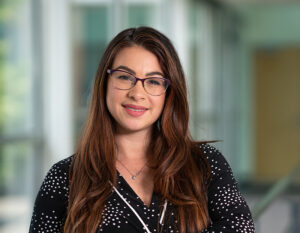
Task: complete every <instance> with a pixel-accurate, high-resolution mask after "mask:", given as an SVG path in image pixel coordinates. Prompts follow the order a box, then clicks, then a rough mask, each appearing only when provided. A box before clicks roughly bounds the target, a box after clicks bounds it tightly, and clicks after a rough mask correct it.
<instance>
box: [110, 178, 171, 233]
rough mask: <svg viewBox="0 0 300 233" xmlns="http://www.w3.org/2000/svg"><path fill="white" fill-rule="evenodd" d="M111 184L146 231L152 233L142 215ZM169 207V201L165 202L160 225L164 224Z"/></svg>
mask: <svg viewBox="0 0 300 233" xmlns="http://www.w3.org/2000/svg"><path fill="white" fill-rule="evenodd" d="M110 184H111V186H112V188H113V189H114V191H115V192H116V193H117V194H118V195H119V197H120V198H121V199H122V200H123V201H124V202H125V204H126V205H127V206H128V207H129V208H130V209H131V210H132V212H133V213H134V214H135V216H136V217H137V218H138V220H139V221H140V222H141V223H142V225H143V227H144V228H145V230H146V231H147V233H151V231H150V230H149V228H148V227H147V225H146V224H145V222H144V221H143V219H142V218H141V217H140V215H139V214H138V213H137V212H136V211H135V209H134V208H133V207H132V206H131V205H130V204H129V203H128V201H127V200H126V199H125V198H124V197H123V195H122V194H121V193H120V192H119V191H118V189H117V188H116V187H115V186H113V184H112V183H111V182H110ZM167 205H168V201H167V200H165V203H164V208H163V211H162V213H161V217H160V220H159V224H160V225H162V223H163V220H164V217H165V213H166V210H167Z"/></svg>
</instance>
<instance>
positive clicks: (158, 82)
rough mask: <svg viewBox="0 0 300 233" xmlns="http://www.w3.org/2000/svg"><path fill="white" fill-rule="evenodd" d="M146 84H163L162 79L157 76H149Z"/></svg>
mask: <svg viewBox="0 0 300 233" xmlns="http://www.w3.org/2000/svg"><path fill="white" fill-rule="evenodd" d="M147 84H148V85H151V86H163V84H164V81H163V80H162V79H159V78H151V79H148V80H147Z"/></svg>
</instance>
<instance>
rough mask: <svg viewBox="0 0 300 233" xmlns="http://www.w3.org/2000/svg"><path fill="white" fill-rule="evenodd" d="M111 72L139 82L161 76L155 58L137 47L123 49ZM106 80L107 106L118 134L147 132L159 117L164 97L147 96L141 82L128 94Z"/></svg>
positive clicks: (110, 80)
mask: <svg viewBox="0 0 300 233" xmlns="http://www.w3.org/2000/svg"><path fill="white" fill-rule="evenodd" d="M111 68H112V69H121V70H124V71H127V72H130V73H132V74H134V75H135V76H137V77H139V78H142V79H144V78H147V77H150V76H153V73H154V72H155V73H161V76H162V75H163V72H162V69H161V67H160V65H159V62H158V59H157V58H156V56H155V55H154V54H153V53H151V52H149V51H148V50H146V49H144V48H142V47H140V46H133V47H128V48H124V49H122V50H121V51H120V52H119V53H118V54H117V55H116V57H115V59H114V62H113V65H112V67H111ZM151 73H152V75H151ZM155 76H158V75H157V74H156V75H155ZM108 78H109V79H108V84H107V95H106V103H107V107H108V110H109V112H110V114H111V115H112V117H113V118H114V119H115V121H116V122H117V124H118V125H117V131H118V133H131V132H138V131H145V132H149V130H151V127H152V125H153V124H154V122H155V121H156V120H157V119H158V118H159V116H160V115H161V113H162V110H163V107H164V102H165V93H163V94H162V95H160V96H152V95H149V94H148V93H147V92H146V91H145V90H144V88H143V85H142V83H141V82H140V81H138V82H137V83H136V85H135V86H134V87H133V88H132V89H130V90H120V89H116V88H115V87H114V86H113V84H112V78H111V77H108Z"/></svg>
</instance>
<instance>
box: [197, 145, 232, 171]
mask: <svg viewBox="0 0 300 233" xmlns="http://www.w3.org/2000/svg"><path fill="white" fill-rule="evenodd" d="M199 147H200V149H201V150H202V153H203V154H204V156H205V158H206V159H207V161H208V163H209V165H210V168H211V173H212V175H218V174H220V173H223V172H229V173H231V172H232V171H231V168H230V165H229V163H228V162H227V160H226V159H225V157H224V156H223V154H222V153H221V152H220V151H219V150H218V149H216V148H215V147H214V146H212V145H209V144H207V143H205V144H200V146H199Z"/></svg>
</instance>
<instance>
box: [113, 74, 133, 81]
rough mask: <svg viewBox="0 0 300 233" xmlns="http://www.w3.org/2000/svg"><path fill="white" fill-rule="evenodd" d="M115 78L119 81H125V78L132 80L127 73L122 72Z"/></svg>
mask: <svg viewBox="0 0 300 233" xmlns="http://www.w3.org/2000/svg"><path fill="white" fill-rule="evenodd" d="M117 79H118V80H120V81H127V80H128V81H131V80H132V78H131V77H130V76H129V75H124V74H121V75H118V76H117Z"/></svg>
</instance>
